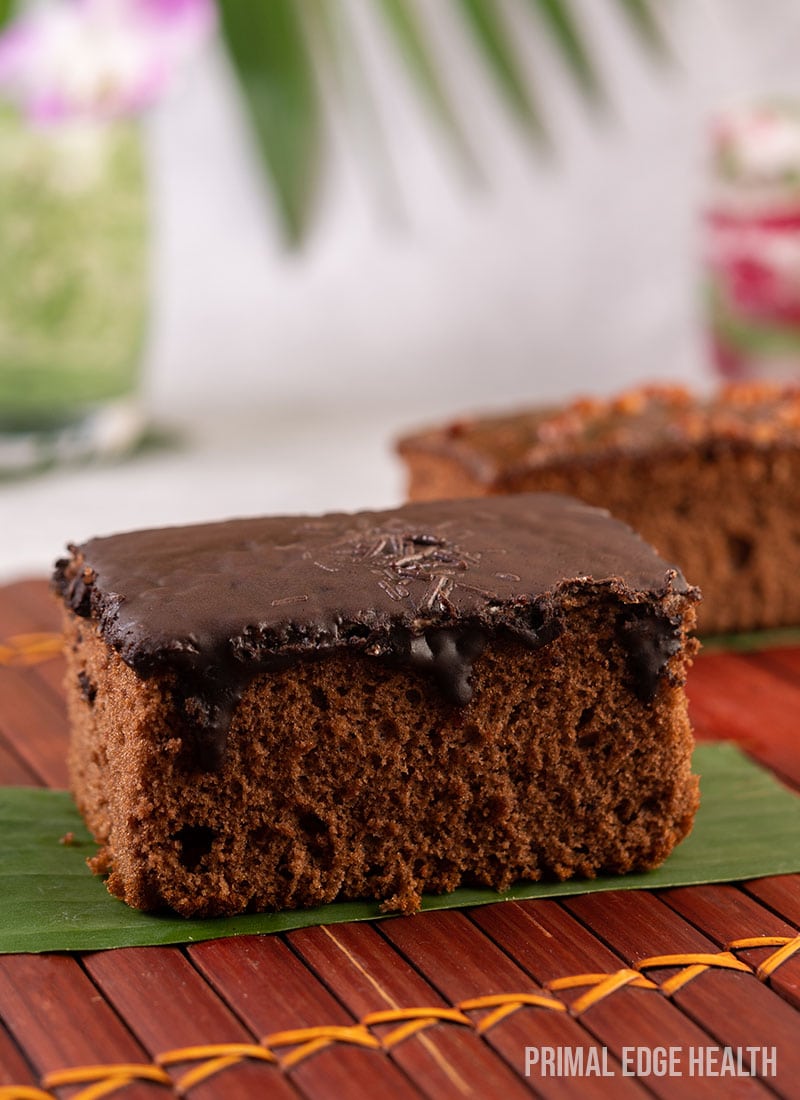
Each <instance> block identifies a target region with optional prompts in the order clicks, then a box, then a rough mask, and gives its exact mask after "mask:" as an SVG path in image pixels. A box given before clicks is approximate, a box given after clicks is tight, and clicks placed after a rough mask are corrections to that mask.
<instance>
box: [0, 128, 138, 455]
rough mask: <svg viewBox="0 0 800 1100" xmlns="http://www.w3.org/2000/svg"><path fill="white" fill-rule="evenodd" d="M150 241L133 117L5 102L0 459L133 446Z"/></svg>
mask: <svg viewBox="0 0 800 1100" xmlns="http://www.w3.org/2000/svg"><path fill="white" fill-rule="evenodd" d="M147 239H148V234H147V197H146V190H145V173H144V163H143V155H142V143H141V140H140V135H139V130H138V127H137V125H136V123H135V122H132V121H130V120H118V121H114V122H106V123H92V122H85V121H82V122H73V123H68V124H65V125H60V126H58V127H49V126H35V125H31V124H30V123H29V122H28V121H27V120H25V119H23V118H22V117H20V116H19V115H18V114H17V113H16V112H14V111H12V110H11V109H5V110H3V111H0V240H2V242H3V255H2V259H0V469H3V470H6V471H8V470H9V469H10V470H14V469H22V468H26V467H30V466H35V465H39V464H44V463H47V462H49V461H54V460H59V459H62V458H71V457H82V456H84V455H87V454H92V453H97V452H104V451H108V450H123V449H125V448H126V447H128V446H130V444H131V443H132V442H134V440H135V438H136V436H137V435H138V433H139V431H140V428H141V418H140V415H139V414H138V411H137V391H138V378H139V364H140V361H141V353H142V347H143V337H144V333H145V325H146V318H147V298H148V286H147V284H148V255H147V253H148V249H147Z"/></svg>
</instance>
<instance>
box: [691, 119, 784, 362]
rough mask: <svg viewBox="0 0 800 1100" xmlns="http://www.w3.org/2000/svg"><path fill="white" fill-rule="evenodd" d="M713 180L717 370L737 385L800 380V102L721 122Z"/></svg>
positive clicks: (710, 252)
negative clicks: (743, 381)
mask: <svg viewBox="0 0 800 1100" xmlns="http://www.w3.org/2000/svg"><path fill="white" fill-rule="evenodd" d="M712 175H713V187H712V193H711V198H710V202H709V204H708V208H707V210H706V216H705V234H704V238H705V240H704V243H705V269H706V275H707V289H708V309H709V317H710V331H711V345H712V353H713V358H714V362H715V364H716V366H717V369H718V371H719V372H720V374H722V375H723V376H724V377H726V378H730V379H738V378H771V379H779V380H785V381H800V103H795V104H790V103H769V104H764V105H761V106H756V107H749V108H740V109H738V110H734V111H730V112H728V113H727V114H725V115H723V116H721V117H719V118H718V119H717V120H716V123H715V125H714V130H713V154H712Z"/></svg>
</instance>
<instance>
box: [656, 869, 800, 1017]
mask: <svg viewBox="0 0 800 1100" xmlns="http://www.w3.org/2000/svg"><path fill="white" fill-rule="evenodd" d="M659 897H660V898H661V899H662V900H663V901H665V902H666V903H667V905H669V906H671V908H673V909H674V910H675V911H676V912H678V913H680V915H681V916H682V917H685V919H686V920H689V921H691V922H692V924H694V925H695V927H696V928H698V929H701V930H702V931H703V933H704V934H705V935H706V936H710V937H711V938H712V939H713V940H714V942H715V943H716V944H717V946H718V947H725V946H727V944H728V943H730V942H732V941H733V940H736V939H750V938H751V937H753V936H789V937H794V936H796V935H797V928H796V927H795V926H794V925H792V924H788V923H787V922H786V921H784V920H781V918H780V917H777V916H776V915H775V914H774V913H772V912H770V910H769V909H766V908H765V907H764V906H763V905H759V904H758V902H757V901H755V899H753V898H751V897H748V895H747V894H745V893H743V892H742V891H741V890H739V889H737V888H736V887H735V886H692V887H691V888H689V887H683V888H681V889H675V890H664V891H661V892H660V893H659ZM798 916H800V912H798ZM775 950H777V949H776V948H753V949H752V950H747V951H737V952H736V956H737V958H740V959H743V960H744V961H745V962H746V963H748V964H749V965H750V966H752V967H753V969H754V970H755V969H756V968H757V967H758V966H759V964H760V963H762V962H763V961H764V960H765V959H766V958H768V957H769V954H770V952H771V951H775ZM769 984H770V987H771V988H772V989H774V990H775V992H776V993H780V995H781V996H782V997H783V998H784V999H785V1000H787V1001H789V1002H790V1003H791V1004H793V1005H794V1007H795V1008H800V954H798V955H795V956H794V958H792V959H789V960H788V962H785V963H783V965H782V966H781V967H780V969H779V970H776V971H775V973H774V974H773V976H772V977H771V978H770V980H769Z"/></svg>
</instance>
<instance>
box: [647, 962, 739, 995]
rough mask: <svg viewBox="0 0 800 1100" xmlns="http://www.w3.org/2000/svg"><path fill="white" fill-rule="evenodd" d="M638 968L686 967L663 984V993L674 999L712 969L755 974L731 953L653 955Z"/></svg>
mask: <svg viewBox="0 0 800 1100" xmlns="http://www.w3.org/2000/svg"><path fill="white" fill-rule="evenodd" d="M637 966H638V967H639V969H640V970H648V969H651V968H652V969H659V968H662V967H671V966H683V967H685V969H684V970H680V971H679V972H678V973H677V974H674V975H673V976H672V977H671V978H667V979H666V981H664V982H662V983H661V986H660V989H661V992H662V993H663V994H664V995H665V996H666V997H672V996H673V994H675V993H677V992H678V990H679V989H683V987H684V986H685V985H688V983H689V982H691V981H694V979H695V978H697V977H699V975H700V974H703V973H705V971H706V970H709V969H711V968H717V969H721V970H740V971H742V972H743V973H745V974H752V973H753V969H752V967H750V966H748V965H747V963H746V962H742V960H741V959H737V958H735V957H734V956H733V955H732V954H731V953H730V951H718V952H717V953H716V954H707V953H703V952H694V953H691V954H681V955H651V956H650V958H647V959H642V960H641V961H640V962H639V963H637Z"/></svg>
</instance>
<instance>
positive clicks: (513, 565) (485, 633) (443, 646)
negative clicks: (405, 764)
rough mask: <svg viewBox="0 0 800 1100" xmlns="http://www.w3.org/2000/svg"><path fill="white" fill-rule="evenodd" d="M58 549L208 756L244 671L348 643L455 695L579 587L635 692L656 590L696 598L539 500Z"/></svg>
mask: <svg viewBox="0 0 800 1100" xmlns="http://www.w3.org/2000/svg"><path fill="white" fill-rule="evenodd" d="M70 549H71V550H72V554H73V556H72V558H69V559H64V560H62V561H60V562H58V564H57V566H56V573H55V585H56V588H57V589H58V590H59V592H60V593H61V595H62V597H63V599H64V600H65V602H66V603H67V605H68V606H69V607H71V608H72V609H73V610H74V611H75V612H76V613H77V614H78V615H82V616H84V617H87V618H92V619H94V620H96V621H97V623H98V625H99V629H100V632H101V634H102V636H103V637H104V639H105V640H106V642H107V643H108V644H109V645H110V646H112V647H113V648H114V649H115V650H117V651H118V652H119V654H120V656H121V657H122V659H123V660H124V661H125V662H126V663H127V664H129V665H130V666H131V667H132V668H133V669H134V670H135V671H136V672H137V674H138V675H140V676H142V677H144V678H146V677H149V676H152V675H155V674H158V673H163V672H167V673H169V672H174V673H175V674H176V676H175V683H176V685H177V686H176V688H175V691H176V694H177V695H178V701H179V703H180V704H181V706H182V709H183V712H184V714H185V715H186V717H187V720H188V724H189V725H190V726H191V728H192V729H193V730H194V731H195V735H196V737H197V739H198V755H199V757H200V758H201V759H202V760H203V761H204V762H206V763H209V764H214V763H218V762H219V760H220V758H221V756H222V753H223V751H224V746H225V736H226V732H227V727H228V724H229V722H230V717H231V713H232V711H233V708H234V707H235V705H236V703H237V701H238V699H239V698H240V697H241V694H242V691H243V690H244V689H245V687H246V686H247V684H248V683H249V682H250V680H251V679H252V678H253V677H254V676H255V675H257V674H258V673H260V672H264V671H269V670H272V669H278V668H283V667H286V665H288V664H290V663H292V662H294V661H297V660H300V659H305V658H315V657H319V656H322V655H324V654H325V653H329V652H331V651H333V650H337V649H352V650H356V651H360V652H363V653H365V654H367V655H369V656H370V657H374V658H378V659H384V660H389V661H400V662H404V663H406V664H409V665H411V666H414V667H417V668H420V669H423V670H425V671H427V672H428V673H429V674H430V675H431V676H432V677H433V678H434V679H435V681H436V682H437V683H438V684H439V686H440V687H441V690H442V691H443V693H444V694H445V695H446V696H447V698H449V699H450V700H451V701H452V702H453V703H455V704H458V705H464V704H466V703H467V702H468V701H469V699H470V695H471V688H470V671H471V667H472V662H473V661H474V660H475V658H476V657H477V656H478V655H479V654H480V653H481V652H482V650H483V648H484V646H485V645H486V642H487V640H488V639H489V638H491V637H493V636H496V635H497V634H499V633H502V632H506V633H508V634H511V635H513V636H515V637H516V638H518V639H520V640H521V641H523V642H524V643H525V644H526V645H529V646H531V647H539V646H543V645H546V644H547V643H548V642H549V641H551V640H552V639H553V638H554V637H556V636H557V635H558V633H559V632H560V630H561V621H560V605H561V598H562V597H563V595H564V594H565V593H566V592H567V591H568V590H571V589H574V588H575V586H579V587H580V586H581V585H586V584H593V585H599V586H603V587H606V588H607V589H609V590H610V591H612V592H614V593H615V594H616V595H618V596H619V597H620V599H621V602H622V604H623V605H624V607H627V606H629V608H630V611H629V613H628V612H627V611H625V610H624V608H623V613H622V619H621V621H620V622H619V623H618V634H619V637H620V639H621V641H622V643H623V645H624V646H625V648H626V650H627V651H628V652H629V653H630V655H631V660H630V667H631V674H632V676H633V677H634V678H635V683H636V687H637V691H638V692H639V694H640V695H642V697H645V698H650V697H652V695H653V694H654V692H655V690H656V688H657V686H658V681H659V679H660V677H661V676H662V675H663V674H664V672H665V669H666V665H667V662H668V660H669V657H670V656H671V654H673V653H674V652H676V650H677V649H678V648H679V647H680V636H679V627H680V622H679V620H678V619H675V618H670V617H669V616H668V615H666V614H665V612H664V610H663V608H662V607H660V606H659V605H658V603H657V602H655V601H658V600H659V599H661V598H663V597H665V596H668V595H670V594H673V593H674V594H685V595H687V596H689V598H691V599H694V598H697V593H696V590H695V589H691V588H690V587H689V586H688V585H687V584H686V582H685V580H684V578H683V576H682V575H681V573H680V572H679V570H677V569H676V568H673V567H671V566H669V565H667V564H666V563H665V562H664V561H663V560H662V559H661V558H659V557H658V555H657V554H656V552H655V551H654V550H653V549H652V548H651V547H649V546H648V545H647V544H646V543H645V542H643V541H642V539H640V538H639V537H638V536H637V535H635V534H634V533H633V532H632V531H631V530H630V528H628V527H626V526H625V525H624V524H622V523H619V522H618V521H616V520H614V519H612V518H611V517H610V516H609V515H608V513H607V512H605V511H603V510H601V509H598V508H590V507H588V506H586V505H583V504H580V503H578V502H577V501H574V500H571V499H570V498H568V497H561V496H556V495H553V494H523V495H519V496H514V497H494V498H489V499H481V500H465V501H449V502H435V503H424V504H412V505H407V506H405V507H403V508H399V509H397V510H394V511H388V512H360V513H357V514H355V515H348V514H334V515H327V516H322V517H318V518H311V517H307V516H292V517H273V518H264V519H239V520H231V521H229V522H226V523H216V524H204V525H199V526H194V527H172V528H164V529H159V530H148V531H134V532H131V533H128V534H122V535H114V536H111V537H109V538H99V539H92V540H90V541H89V542H87V543H85V544H84V545H83V546H80V547H71V548H70Z"/></svg>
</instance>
